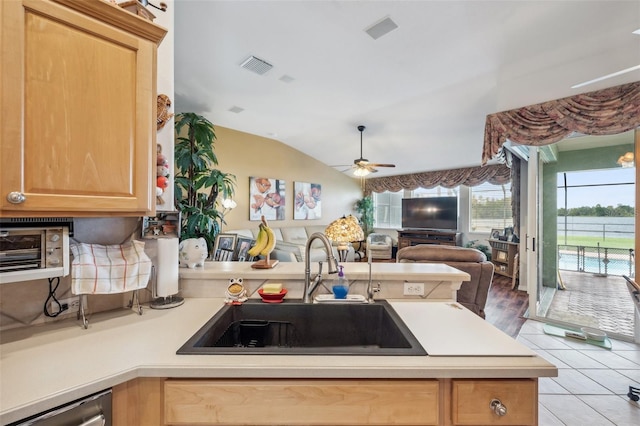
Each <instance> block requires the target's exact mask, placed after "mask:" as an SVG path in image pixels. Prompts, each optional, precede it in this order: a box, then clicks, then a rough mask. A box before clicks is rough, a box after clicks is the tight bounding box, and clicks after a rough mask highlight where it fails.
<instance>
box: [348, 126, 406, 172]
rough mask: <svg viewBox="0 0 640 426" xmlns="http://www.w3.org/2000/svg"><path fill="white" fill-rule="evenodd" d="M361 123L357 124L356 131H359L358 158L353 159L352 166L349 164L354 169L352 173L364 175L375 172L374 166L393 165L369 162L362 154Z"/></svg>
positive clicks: (362, 128) (362, 129) (392, 165)
mask: <svg viewBox="0 0 640 426" xmlns="http://www.w3.org/2000/svg"><path fill="white" fill-rule="evenodd" d="M364 129H366V127H364V126H363V125H360V126H358V131H359V132H360V158H356V159H355V160H353V166H351V167H352V168H353V169H354V171H353V174H354V175H356V176H360V177H363V176H366V175H368V174H369V173H376V172H377V171H378V169H376V167H395V166H396V165H395V164H383V163H370V162H369V160H367V159H366V158H364V157H363V156H362V132H364Z"/></svg>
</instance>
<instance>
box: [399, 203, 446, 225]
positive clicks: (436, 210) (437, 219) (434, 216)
mask: <svg viewBox="0 0 640 426" xmlns="http://www.w3.org/2000/svg"><path fill="white" fill-rule="evenodd" d="M402 227H403V228H416V229H442V230H457V229H458V197H426V198H403V199H402Z"/></svg>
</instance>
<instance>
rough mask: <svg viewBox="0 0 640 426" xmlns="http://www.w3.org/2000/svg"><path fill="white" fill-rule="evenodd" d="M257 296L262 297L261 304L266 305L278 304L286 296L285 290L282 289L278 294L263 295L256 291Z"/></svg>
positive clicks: (260, 290) (260, 291)
mask: <svg viewBox="0 0 640 426" xmlns="http://www.w3.org/2000/svg"><path fill="white" fill-rule="evenodd" d="M258 294H259V295H260V297H262V301H263V302H267V303H280V302H282V299H284V296H285V295H286V294H287V289H286V288H283V289H282V290H280V293H265V292H263V291H262V289H258Z"/></svg>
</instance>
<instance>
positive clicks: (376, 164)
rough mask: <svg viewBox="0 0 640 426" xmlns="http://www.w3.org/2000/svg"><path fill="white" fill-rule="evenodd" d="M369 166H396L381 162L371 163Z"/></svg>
mask: <svg viewBox="0 0 640 426" xmlns="http://www.w3.org/2000/svg"><path fill="white" fill-rule="evenodd" d="M369 166H372V167H395V166H396V165H395V164H380V163H369Z"/></svg>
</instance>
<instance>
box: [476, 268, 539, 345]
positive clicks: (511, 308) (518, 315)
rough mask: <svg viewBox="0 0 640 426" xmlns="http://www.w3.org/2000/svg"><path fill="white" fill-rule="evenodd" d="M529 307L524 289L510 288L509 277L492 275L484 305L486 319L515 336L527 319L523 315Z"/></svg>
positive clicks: (527, 296)
mask: <svg viewBox="0 0 640 426" xmlns="http://www.w3.org/2000/svg"><path fill="white" fill-rule="evenodd" d="M528 308H529V295H528V294H527V292H526V291H518V290H512V289H511V279H510V278H507V277H503V276H501V275H494V276H493V282H492V283H491V290H489V297H488V298H487V304H486V306H485V309H484V310H485V315H486V320H487V321H489V322H490V323H491V324H493V325H494V326H496V327H497V328H499V329H500V330H502V331H504V332H505V333H507V334H508V335H510V336H511V337H513V338H515V337H517V336H518V333H519V332H520V328H522V325H523V324H524V323H525V321H526V320H527V319H526V318H525V317H524V315H525V313H526V312H527V309H528Z"/></svg>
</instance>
